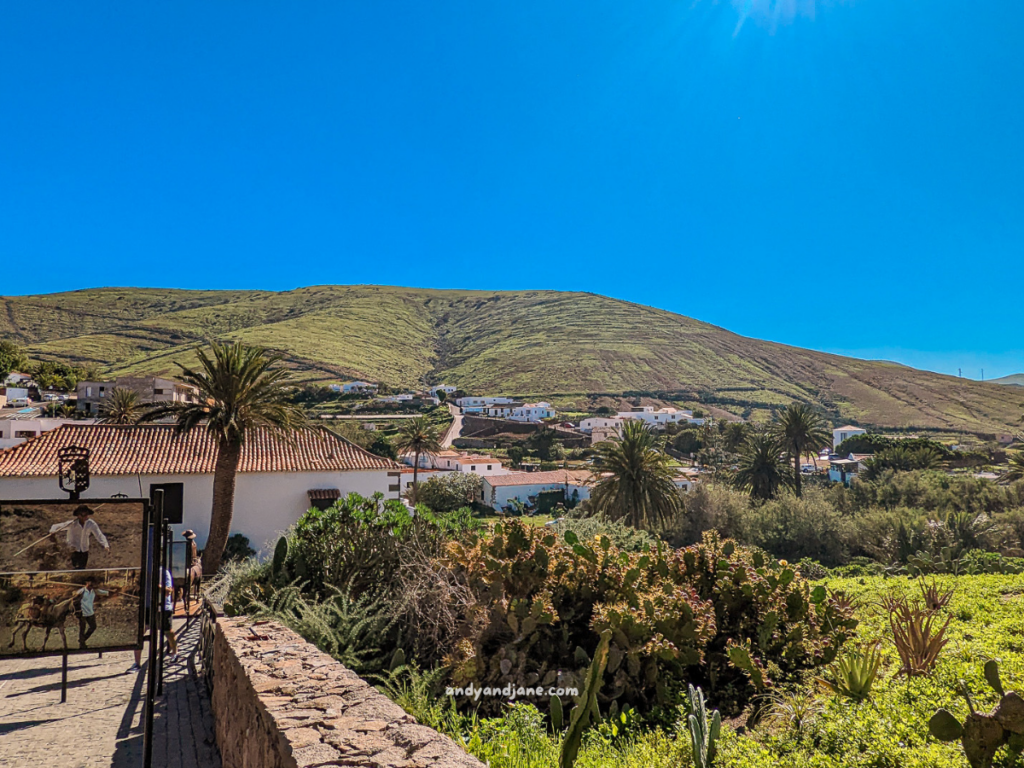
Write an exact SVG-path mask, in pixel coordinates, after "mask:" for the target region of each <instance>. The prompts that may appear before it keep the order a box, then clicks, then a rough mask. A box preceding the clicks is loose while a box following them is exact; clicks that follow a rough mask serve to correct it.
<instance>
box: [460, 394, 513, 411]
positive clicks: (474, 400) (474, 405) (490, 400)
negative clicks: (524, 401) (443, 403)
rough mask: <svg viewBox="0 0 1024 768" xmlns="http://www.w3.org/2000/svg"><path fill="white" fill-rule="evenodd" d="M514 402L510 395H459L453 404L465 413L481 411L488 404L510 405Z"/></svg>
mask: <svg viewBox="0 0 1024 768" xmlns="http://www.w3.org/2000/svg"><path fill="white" fill-rule="evenodd" d="M514 402H515V399H514V398H511V397H460V398H459V399H458V400H456V401H455V404H456V405H457V406H459V408H461V409H462V410H463V412H465V413H483V411H484V408H486V407H487V406H488V405H511V404H512V403H514Z"/></svg>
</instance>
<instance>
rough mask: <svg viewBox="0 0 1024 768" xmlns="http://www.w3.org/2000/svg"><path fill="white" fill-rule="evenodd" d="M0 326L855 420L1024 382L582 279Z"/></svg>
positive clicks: (27, 334)
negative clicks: (761, 333)
mask: <svg viewBox="0 0 1024 768" xmlns="http://www.w3.org/2000/svg"><path fill="white" fill-rule="evenodd" d="M0 301H2V302H3V307H0V338H14V339H17V340H18V341H19V342H21V343H22V344H24V345H25V346H26V347H27V348H28V349H29V351H30V353H31V354H32V355H33V356H34V357H36V358H39V359H50V358H61V359H70V360H75V361H79V362H81V363H95V364H99V365H101V366H103V367H104V368H105V369H106V370H107V371H109V372H110V373H124V372H146V373H170V372H173V371H175V370H176V367H175V365H174V363H175V362H176V361H182V362H187V361H188V360H190V359H191V358H192V354H191V350H192V349H194V347H195V345H196V344H198V343H202V342H203V340H205V339H207V338H211V337H215V338H222V339H241V340H244V341H246V342H250V343H258V344H262V345H265V346H268V347H272V348H275V349H279V350H282V351H284V352H285V353H286V354H287V355H288V359H289V361H290V363H291V365H293V366H294V367H295V368H296V370H297V371H299V372H300V377H301V378H302V379H305V380H310V381H337V380H339V379H343V378H349V377H358V378H367V379H370V380H374V381H384V382H387V383H389V384H392V385H396V386H413V385H417V384H420V383H423V382H424V381H437V382H439V381H445V382H448V383H452V384H456V385H458V386H460V387H462V388H465V389H468V390H472V391H474V392H479V393H494V394H497V393H508V394H516V395H526V396H528V395H549V396H556V395H563V396H569V395H577V394H586V393H608V394H619V393H623V392H629V391H645V392H666V393H674V394H673V397H674V398H675V399H679V400H681V401H684V402H693V403H707V404H712V405H717V406H720V407H723V408H726V409H728V410H731V411H733V412H734V413H740V414H743V415H750V414H751V413H753V412H756V411H758V410H763V409H768V408H771V407H774V406H778V405H782V404H785V403H788V402H791V401H793V400H798V401H805V402H813V403H816V404H818V405H820V406H822V407H823V408H825V409H826V410H828V411H829V412H830V413H831V414H832V415H833V418H835V419H837V420H839V419H841V420H850V421H855V422H857V423H861V424H864V425H877V426H885V427H901V428H914V429H940V430H968V431H982V432H995V431H1005V430H1006V429H1007V428H1014V427H1018V428H1019V425H1020V423H1021V418H1022V416H1024V392H1018V391H1017V389H1016V388H1013V387H1001V386H999V385H996V384H992V383H980V382H974V381H969V380H965V379H959V378H955V377H950V376H942V375H939V374H934V373H928V372H924V371H918V370H914V369H912V368H907V367H905V366H901V365H896V364H893V363H885V362H876V361H863V360H854V359H850V358H843V357H839V356H836V355H828V354H824V353H820V352H813V351H809V350H803V349H798V348H795V347H789V346H785V345H781V344H774V343H771V342H765V341H759V340H756V339H750V338H746V337H743V336H738V335H736V334H734V333H730V332H729V331H726V330H724V329H722V328H718V327H715V326H712V325H709V324H707V323H702V322H700V321H698V320H694V319H692V318H688V317H684V316H682V315H676V314H673V313H671V312H665V311H663V310H658V309H654V308H651V307H644V306H640V305H637V304H630V303H628V302H624V301H619V300H616V299H610V298H607V297H604V296H596V295H593V294H585V293H565V292H557V291H519V292H493V291H447V290H422V289H410V288H395V287H384V286H316V287H310V288H300V289H297V290H294V291H288V292H282V293H274V292H266V291H183V290H162V289H134V288H105V289H96V290H87V291H75V292H72V293H63V294H49V295H42V296H25V297H9V298H3V299H0Z"/></svg>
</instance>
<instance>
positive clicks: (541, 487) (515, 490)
mask: <svg viewBox="0 0 1024 768" xmlns="http://www.w3.org/2000/svg"><path fill="white" fill-rule="evenodd" d="M559 490H565V483H538V484H537V485H499V486H498V487H497V488H493V489H492V488H491V486H490V485H489V484H488V483H487V480H486V479H485V480H484V486H483V502H484V504H487V505H489V506H493V507H494V508H495V509H498V510H500V509H504V508H505V507H507V506H508V504H509V502H510V501H511V500H512V499H519V501H521V502H523V503H524V504H525V503H526V500H527V499H528V498H529V497H530V496H536V495H537V494H538V493H540V492H541V491H559ZM574 490H575V491H579V494H580V501H583V500H584V499H589V498H590V489H589V488H588V487H587V486H585V485H573V484H572V483H570V484H569V490H568V492H567V494H566V498H569V497H571V496H572V492H573V491H574ZM492 491H493V494H492ZM492 499H493V500H494V501H493V503H492V501H491V500H492Z"/></svg>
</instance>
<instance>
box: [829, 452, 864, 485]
mask: <svg viewBox="0 0 1024 768" xmlns="http://www.w3.org/2000/svg"><path fill="white" fill-rule="evenodd" d="M870 458H871V454H869V453H851V454H850V455H849V456H847V457H846V458H845V459H844V458H841V457H839V456H834V457H832V458H831V459H829V463H828V479H829V480H831V481H832V482H833V483H842V484H843V485H849V484H850V483H852V482H853V481H854V480H856V479H857V475H859V474H860V473H861V472H863V471H864V470H865V469H867V466H866V465H865V464H864V462H865V461H866V460H867V459H870Z"/></svg>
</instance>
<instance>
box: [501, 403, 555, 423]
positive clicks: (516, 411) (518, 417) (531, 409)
mask: <svg viewBox="0 0 1024 768" xmlns="http://www.w3.org/2000/svg"><path fill="white" fill-rule="evenodd" d="M509 418H510V419H511V420H512V421H542V420H543V419H553V418H555V409H554V408H552V407H551V403H525V404H523V405H520V406H516V407H515V408H513V409H512V415H511V416H509Z"/></svg>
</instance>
